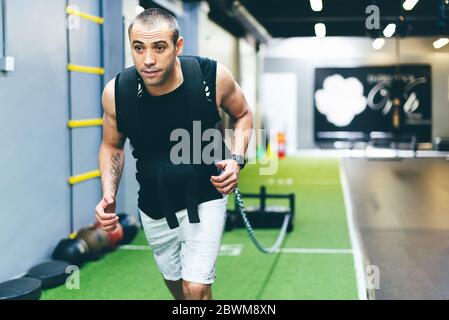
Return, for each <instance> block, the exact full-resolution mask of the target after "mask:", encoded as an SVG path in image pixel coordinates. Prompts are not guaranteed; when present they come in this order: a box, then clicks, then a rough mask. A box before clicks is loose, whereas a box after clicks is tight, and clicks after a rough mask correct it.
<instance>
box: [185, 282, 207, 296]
mask: <svg viewBox="0 0 449 320" xmlns="http://www.w3.org/2000/svg"><path fill="white" fill-rule="evenodd" d="M182 289H183V292H184V297H185V299H186V300H212V285H210V284H201V283H194V282H189V281H186V280H184V281H183V282H182Z"/></svg>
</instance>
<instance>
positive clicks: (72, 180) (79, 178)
mask: <svg viewBox="0 0 449 320" xmlns="http://www.w3.org/2000/svg"><path fill="white" fill-rule="evenodd" d="M100 176H101V174H100V170H94V171H90V172H86V173H83V174H80V175H77V176H72V177H70V178H69V183H70V184H72V185H73V184H75V183H80V182H83V181H86V180H90V179H94V178H98V177H100Z"/></svg>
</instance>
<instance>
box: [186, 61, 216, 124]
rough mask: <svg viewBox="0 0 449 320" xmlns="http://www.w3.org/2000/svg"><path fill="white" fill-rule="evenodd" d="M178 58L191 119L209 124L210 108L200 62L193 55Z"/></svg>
mask: <svg viewBox="0 0 449 320" xmlns="http://www.w3.org/2000/svg"><path fill="white" fill-rule="evenodd" d="M179 59H180V61H181V68H182V73H183V74H184V85H185V88H186V92H187V99H188V103H189V105H190V110H191V112H192V120H202V121H206V122H207V124H208V125H210V121H211V120H212V119H211V112H210V109H211V108H210V105H208V103H207V100H206V98H205V85H204V78H203V73H202V72H201V67H200V63H199V62H198V59H196V58H195V57H194V56H181V57H179ZM212 125H215V124H212Z"/></svg>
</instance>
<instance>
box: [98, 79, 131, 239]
mask: <svg viewBox="0 0 449 320" xmlns="http://www.w3.org/2000/svg"><path fill="white" fill-rule="evenodd" d="M114 87H115V79H113V80H111V81H110V82H109V83H108V84H107V85H106V87H105V89H104V91H103V99H102V102H103V110H104V115H103V140H102V142H101V145H100V151H99V155H98V158H99V163H100V172H101V186H102V189H103V198H102V199H101V201H100V202H99V203H98V205H97V207H96V208H95V211H96V218H97V221H98V223H100V225H101V227H102V229H103V230H105V231H114V230H115V229H116V228H117V224H118V217H117V215H116V214H115V211H116V202H115V197H116V195H117V190H118V186H119V183H120V178H121V176H122V172H123V165H124V163H125V152H124V150H123V147H124V145H125V140H126V138H125V137H124V135H123V134H121V133H120V132H118V130H117V122H116V116H115V96H114Z"/></svg>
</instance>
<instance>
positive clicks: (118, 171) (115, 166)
mask: <svg viewBox="0 0 449 320" xmlns="http://www.w3.org/2000/svg"><path fill="white" fill-rule="evenodd" d="M111 162H112V167H111V171H110V174H111V176H112V189H113V190H112V191H113V192H114V194H115V193H117V189H118V185H119V182H120V177H121V176H122V170H123V161H122V157H121V155H120V153H113V154H112V155H111Z"/></svg>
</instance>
